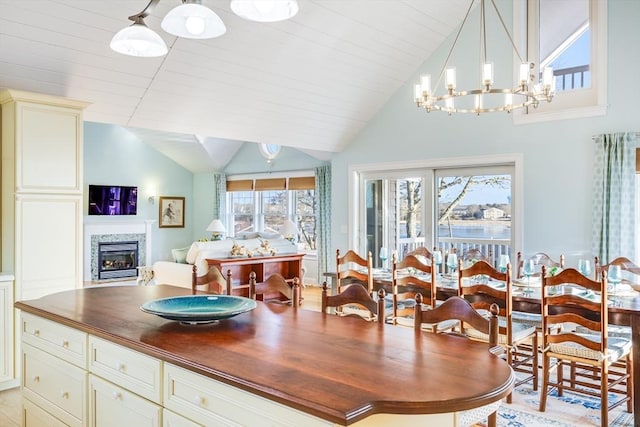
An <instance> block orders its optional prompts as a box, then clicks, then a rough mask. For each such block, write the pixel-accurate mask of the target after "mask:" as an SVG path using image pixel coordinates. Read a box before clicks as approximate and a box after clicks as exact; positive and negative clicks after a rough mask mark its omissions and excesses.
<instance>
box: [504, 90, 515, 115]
mask: <svg viewBox="0 0 640 427" xmlns="http://www.w3.org/2000/svg"><path fill="white" fill-rule="evenodd" d="M504 105H505V108H506V109H507V113H509V112H511V108H512V106H513V94H511V93H507V94H505V95H504Z"/></svg>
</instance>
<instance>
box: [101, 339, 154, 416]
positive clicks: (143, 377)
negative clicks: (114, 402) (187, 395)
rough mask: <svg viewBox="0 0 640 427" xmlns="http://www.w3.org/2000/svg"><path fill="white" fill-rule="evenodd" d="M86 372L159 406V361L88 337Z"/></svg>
mask: <svg viewBox="0 0 640 427" xmlns="http://www.w3.org/2000/svg"><path fill="white" fill-rule="evenodd" d="M89 354H90V357H89V371H90V372H91V373H94V374H96V375H98V376H100V377H102V378H105V379H107V380H109V381H112V382H114V383H116V384H118V385H120V386H122V387H124V388H126V389H128V390H131V391H132V392H134V393H136V394H139V395H140V396H142V397H144V398H146V399H149V400H151V401H153V402H156V403H158V404H160V403H162V362H161V361H160V360H158V359H154V358H153V357H151V356H147V355H146V354H142V353H139V352H137V351H135V350H131V349H129V348H126V347H123V346H121V345H117V344H113V343H111V342H109V341H105V340H103V339H100V338H96V337H94V336H90V337H89Z"/></svg>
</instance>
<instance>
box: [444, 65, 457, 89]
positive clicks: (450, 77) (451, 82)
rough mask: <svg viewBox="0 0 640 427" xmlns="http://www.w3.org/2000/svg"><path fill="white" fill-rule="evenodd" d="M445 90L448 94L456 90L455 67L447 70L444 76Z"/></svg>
mask: <svg viewBox="0 0 640 427" xmlns="http://www.w3.org/2000/svg"><path fill="white" fill-rule="evenodd" d="M445 78H446V83H447V89H448V90H449V93H452V92H453V91H454V90H455V89H456V69H455V67H452V68H447V74H446V76H445Z"/></svg>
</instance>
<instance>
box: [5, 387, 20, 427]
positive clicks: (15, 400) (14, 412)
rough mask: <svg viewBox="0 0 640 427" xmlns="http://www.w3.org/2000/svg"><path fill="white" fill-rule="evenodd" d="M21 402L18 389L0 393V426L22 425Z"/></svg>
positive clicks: (16, 426)
mask: <svg viewBox="0 0 640 427" xmlns="http://www.w3.org/2000/svg"><path fill="white" fill-rule="evenodd" d="M21 401H22V395H21V394H20V387H16V388H12V389H10V390H5V391H1V392H0V426H2V427H18V426H20V425H22V414H21V412H22V411H21V407H22V405H21Z"/></svg>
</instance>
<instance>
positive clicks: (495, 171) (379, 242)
mask: <svg viewBox="0 0 640 427" xmlns="http://www.w3.org/2000/svg"><path fill="white" fill-rule="evenodd" d="M513 177H514V167H513V166H511V165H497V166H474V167H465V168H442V169H438V168H425V169H420V170H415V169H414V170H397V171H379V172H376V171H367V172H363V173H362V174H361V175H360V195H361V196H360V198H361V200H360V201H359V206H361V207H362V208H361V209H360V214H359V216H358V217H359V224H357V230H359V233H358V236H359V244H358V246H359V247H360V248H362V249H363V254H366V253H367V252H368V251H371V253H372V255H373V257H374V266H376V267H389V266H390V259H391V255H392V254H393V253H394V252H395V253H396V254H397V256H398V258H402V257H404V256H405V255H406V254H407V253H408V252H410V251H412V250H413V249H415V248H416V247H419V246H425V247H427V248H428V249H430V250H431V249H433V247H436V246H437V247H438V248H439V249H441V250H442V251H443V252H444V253H447V252H449V251H452V250H454V248H455V250H456V251H457V252H458V253H459V254H463V253H465V252H466V251H468V250H469V249H472V248H476V249H479V250H480V251H482V252H483V253H484V254H486V256H487V258H489V259H490V260H492V262H493V261H494V260H497V257H498V255H500V254H507V255H510V256H511V259H513V254H512V253H511V248H512V246H513V243H512V233H511V230H512V221H513V205H512V200H513V195H512V191H513V190H512V188H513V185H512V183H513V179H514V178H513ZM381 248H386V251H382V253H383V254H384V252H387V253H388V254H389V255H388V258H389V260H385V258H384V257H383V258H381V257H380V254H381Z"/></svg>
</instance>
